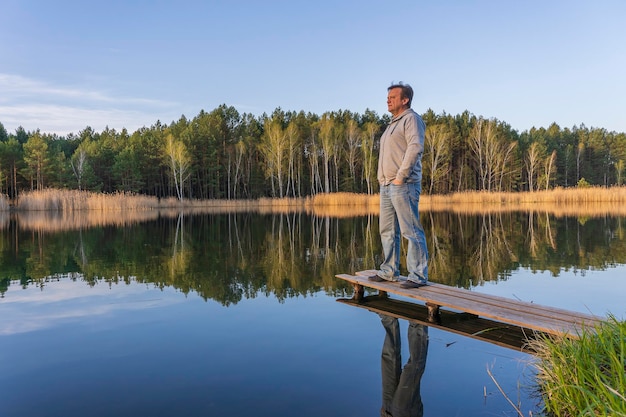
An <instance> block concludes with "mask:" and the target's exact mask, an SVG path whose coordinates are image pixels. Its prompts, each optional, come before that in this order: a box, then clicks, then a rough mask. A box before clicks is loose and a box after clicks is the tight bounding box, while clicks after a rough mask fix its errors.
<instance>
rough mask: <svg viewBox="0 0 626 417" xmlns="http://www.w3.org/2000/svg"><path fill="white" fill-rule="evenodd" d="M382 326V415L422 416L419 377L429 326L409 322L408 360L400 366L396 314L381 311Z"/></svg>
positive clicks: (422, 366)
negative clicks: (383, 330) (388, 314)
mask: <svg viewBox="0 0 626 417" xmlns="http://www.w3.org/2000/svg"><path fill="white" fill-rule="evenodd" d="M380 319H381V322H382V324H383V327H384V328H385V341H384V343H383V351H382V354H381V371H382V382H383V404H382V407H381V416H383V415H384V416H388V415H392V416H393V417H421V416H423V414H424V405H423V403H422V395H421V380H422V375H423V374H424V369H425V368H426V356H427V352H428V326H424V325H421V324H417V323H414V322H409V328H408V331H407V332H408V339H409V355H410V356H409V360H408V361H407V363H406V364H405V365H404V368H402V359H401V350H402V349H401V343H400V340H401V339H400V326H399V324H398V319H396V318H395V317H391V316H387V315H384V314H380Z"/></svg>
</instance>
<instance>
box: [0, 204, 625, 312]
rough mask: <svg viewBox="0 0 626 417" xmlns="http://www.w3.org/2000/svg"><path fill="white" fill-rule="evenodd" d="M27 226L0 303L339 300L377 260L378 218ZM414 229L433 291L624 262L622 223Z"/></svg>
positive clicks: (491, 216)
mask: <svg viewBox="0 0 626 417" xmlns="http://www.w3.org/2000/svg"><path fill="white" fill-rule="evenodd" d="M28 216H29V217H28V219H27V220H26V221H24V223H25V224H26V226H24V225H23V224H22V222H23V219H22V218H21V217H18V218H13V219H12V220H10V221H9V222H7V223H5V224H4V227H3V228H0V261H1V264H2V267H1V270H0V272H1V275H0V280H1V281H0V294H3V293H4V292H5V291H6V289H7V288H8V286H9V285H11V282H13V283H15V284H17V283H19V284H20V285H27V284H28V283H35V284H36V285H40V286H42V287H43V286H45V281H46V280H47V279H53V278H54V277H55V276H56V275H59V274H74V275H75V276H77V277H80V278H81V279H83V280H85V281H87V282H91V283H95V282H97V281H100V280H104V281H108V282H129V281H130V280H137V281H139V282H151V283H154V284H156V285H157V286H160V287H165V286H172V287H174V288H176V289H178V290H180V291H182V292H184V293H188V292H191V291H193V292H196V293H198V294H199V295H200V296H201V297H203V298H205V299H213V300H216V301H219V302H220V303H222V304H224V305H228V304H231V303H237V302H238V301H239V300H241V299H242V298H243V297H254V296H256V294H257V293H259V292H261V293H266V294H274V295H276V296H277V297H278V298H279V299H285V298H288V297H292V296H297V295H306V294H309V293H314V292H316V291H318V290H320V289H324V290H326V291H327V292H328V293H329V294H333V295H343V294H344V293H346V292H349V291H350V289H349V288H347V287H345V286H343V284H342V283H339V282H337V280H336V279H335V278H334V276H335V274H337V273H342V272H353V271H357V270H363V269H371V268H376V267H377V265H378V264H379V263H380V257H381V248H380V240H379V237H378V219H377V217H376V216H375V215H365V216H361V217H351V218H336V217H330V216H326V217H320V216H315V215H308V214H305V213H298V212H293V213H287V214H275V215H270V214H266V215H261V214H258V213H256V214H255V213H247V212H244V213H228V214H224V213H222V214H202V215H194V214H191V213H169V214H167V215H166V214H165V213H160V214H158V213H157V214H155V217H154V218H150V219H149V220H146V221H143V222H141V223H138V222H128V223H126V222H124V221H122V220H120V224H119V225H107V226H98V227H82V226H80V225H81V224H83V223H82V222H81V221H78V220H77V221H76V225H77V227H75V228H71V229H63V230H58V227H57V224H56V223H55V222H54V221H52V220H51V219H50V218H49V217H44V220H42V221H39V222H37V221H35V220H34V218H33V217H32V213H31V214H29V215H28ZM422 220H423V224H424V227H425V229H426V235H427V239H428V245H429V251H430V253H431V260H430V271H431V272H430V275H431V279H432V281H434V282H439V283H444V284H449V285H455V286H460V287H465V288H468V287H472V286H477V285H481V284H482V283H485V282H493V281H502V280H507V279H508V278H509V276H510V275H511V273H512V271H515V270H517V269H519V268H528V269H530V270H532V271H550V273H551V274H552V275H554V276H558V275H559V273H560V272H561V271H563V270H574V271H581V273H584V272H585V271H586V270H589V269H605V268H609V267H612V266H614V265H616V264H623V263H626V262H625V261H626V246H625V245H624V242H625V239H624V218H623V217H610V216H602V217H589V218H580V217H555V216H552V215H548V214H538V213H536V212H499V213H487V214H480V215H474V214H472V215H466V214H461V213H458V212H452V211H450V212H425V213H424V215H423V216H422ZM47 224H49V225H50V228H48V227H47V226H46V225H47ZM166 248H168V249H166ZM402 268H403V269H404V265H403V266H402Z"/></svg>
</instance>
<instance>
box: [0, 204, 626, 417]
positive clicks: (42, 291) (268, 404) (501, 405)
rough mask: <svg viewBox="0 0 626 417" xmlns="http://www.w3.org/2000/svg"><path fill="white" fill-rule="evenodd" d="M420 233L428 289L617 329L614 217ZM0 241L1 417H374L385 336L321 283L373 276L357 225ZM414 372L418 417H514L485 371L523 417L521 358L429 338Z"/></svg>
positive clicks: (24, 236)
mask: <svg viewBox="0 0 626 417" xmlns="http://www.w3.org/2000/svg"><path fill="white" fill-rule="evenodd" d="M0 220H1V219H0ZM422 220H423V223H424V226H425V229H426V233H427V237H428V239H429V247H430V249H431V256H432V258H431V279H432V280H433V281H437V282H441V283H445V284H449V285H458V286H462V287H466V288H471V289H472V290H474V291H481V292H488V293H493V294H498V295H504V296H507V297H513V298H519V299H523V300H527V301H533V302H536V303H541V304H548V305H553V306H557V307H564V308H568V309H572V310H578V311H584V312H591V313H593V314H598V315H605V314H607V313H608V312H610V313H613V314H615V315H616V316H618V317H622V318H623V317H624V316H626V307H625V305H624V302H623V299H624V296H625V295H626V274H624V272H625V268H624V264H625V263H626V262H625V261H626V239H625V234H624V230H625V229H624V226H625V224H626V220H625V219H623V218H611V217H598V218H594V217H587V218H584V219H582V218H574V217H560V218H553V217H552V216H547V215H543V216H537V215H529V214H528V213H510V214H497V215H481V216H462V215H458V214H454V213H424V215H423V218H422ZM87 223H89V222H87ZM102 223H103V224H102ZM79 226H80V227H79ZM0 237H1V239H0V262H1V264H0V295H1V296H2V298H0V317H1V318H2V319H1V321H0V415H2V416H6V417H13V416H29V417H30V416H112V415H114V416H213V415H215V416H218V415H228V416H252V415H253V416H266V415H267V416H320V415H323V416H378V415H380V408H381V404H382V392H383V383H382V375H381V350H382V348H383V342H384V340H385V329H384V327H383V326H382V324H381V319H380V317H379V316H378V315H376V314H374V313H371V312H369V311H367V310H365V309H361V308H356V307H353V306H348V305H345V304H342V303H339V302H337V301H336V300H337V299H338V298H348V297H350V296H351V289H350V288H349V287H347V286H345V285H343V284H342V283H341V282H339V281H338V280H336V279H335V278H334V275H335V274H337V273H342V272H352V271H356V270H360V269H367V268H372V267H375V265H377V263H378V262H379V257H380V251H381V250H380V244H379V241H378V230H377V218H376V217H375V216H374V217H358V218H345V219H336V218H316V217H310V216H307V215H304V214H292V215H259V214H247V213H244V214H242V213H239V214H215V215H197V216H180V217H176V216H173V217H154V218H152V219H149V220H146V221H144V222H137V223H132V224H129V225H126V226H113V225H107V224H106V222H101V223H100V225H99V226H97V227H95V226H94V227H88V226H86V225H85V224H84V223H83V222H81V221H77V220H76V219H69V220H68V219H58V218H48V219H44V220H43V221H42V220H41V219H39V220H35V219H13V218H7V219H6V221H2V222H0ZM399 324H400V329H401V335H402V349H401V350H402V364H405V363H406V362H407V360H408V357H409V346H408V345H409V343H408V340H407V333H408V330H409V325H408V323H407V322H406V321H402V320H400V323H399ZM425 360H426V368H425V371H424V374H423V375H422V376H421V383H420V384H419V385H418V384H412V385H411V386H414V387H417V388H419V389H418V390H417V391H418V392H413V394H414V397H420V398H421V401H422V403H423V410H424V412H423V415H424V416H489V415H497V416H502V415H510V416H514V415H517V413H516V411H515V410H514V408H513V407H512V406H511V405H510V404H509V403H508V401H507V399H506V398H505V396H504V395H503V394H502V393H501V392H500V391H499V390H498V388H497V387H496V385H495V383H494V381H493V380H492V378H491V377H490V376H489V373H491V374H492V375H493V376H494V377H495V378H496V380H497V382H498V383H499V384H500V386H501V387H502V389H503V390H504V392H505V393H506V395H507V396H508V397H509V399H510V400H512V401H513V402H514V403H516V404H520V408H521V410H522V412H524V414H525V415H528V414H529V412H530V411H532V412H533V413H537V411H538V407H539V405H538V399H537V398H536V395H535V393H534V385H533V368H532V366H531V365H530V363H531V361H532V356H530V355H528V354H525V353H522V352H519V351H517V350H514V349H507V348H504V347H498V346H495V345H492V344H488V343H486V342H481V341H477V340H474V339H471V338H468V337H464V336H460V335H456V334H453V333H450V332H447V331H444V330H440V329H436V328H430V329H428V345H427V350H426V357H425ZM488 370H489V372H488Z"/></svg>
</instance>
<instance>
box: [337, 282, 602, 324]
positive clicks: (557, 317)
mask: <svg viewBox="0 0 626 417" xmlns="http://www.w3.org/2000/svg"><path fill="white" fill-rule="evenodd" d="M372 272H373V273H374V274H375V271H360V272H358V273H357V274H358V275H348V274H338V275H337V277H338V278H340V279H343V280H346V281H348V282H351V283H352V284H353V285H355V286H356V289H357V291H358V287H359V286H361V287H369V288H374V289H378V290H379V291H385V292H389V293H392V294H396V295H400V296H404V297H409V298H412V299H416V300H420V301H423V302H425V303H429V304H434V305H438V306H442V307H447V308H450V309H455V310H460V311H465V312H468V313H472V314H476V315H478V316H483V317H488V318H490V319H493V320H497V321H501V322H505V323H510V324H513V325H516V326H520V327H528V328H530V329H534V330H539V331H542V332H547V333H556V334H563V333H567V334H570V335H571V336H576V335H578V334H579V333H580V332H581V329H582V328H583V327H589V328H593V327H594V326H595V325H596V324H598V323H600V322H601V321H602V320H601V319H600V318H598V317H595V316H591V315H587V314H582V313H577V312H571V311H567V310H562V309H556V308H553V307H546V306H541V305H538V304H535V303H528V302H523V301H518V300H512V299H508V298H504V297H498V296H492V295H487V294H480V293H476V292H473V291H469V290H465V289H463V288H455V287H451V286H447V285H441V284H434V283H430V284H429V285H427V286H425V287H420V288H417V289H404V288H401V287H400V285H399V282H389V281H384V282H374V281H370V280H368V279H367V277H368V276H371V275H372Z"/></svg>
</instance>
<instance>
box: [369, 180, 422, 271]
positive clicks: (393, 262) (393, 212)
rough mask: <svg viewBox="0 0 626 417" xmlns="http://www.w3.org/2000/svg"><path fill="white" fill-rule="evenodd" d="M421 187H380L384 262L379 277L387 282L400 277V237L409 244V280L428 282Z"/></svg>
mask: <svg viewBox="0 0 626 417" xmlns="http://www.w3.org/2000/svg"><path fill="white" fill-rule="evenodd" d="M419 201H420V187H419V184H416V183H409V184H402V185H394V184H389V185H381V187H380V217H379V221H380V240H381V242H382V245H383V253H384V257H385V259H384V261H383V263H382V264H381V265H380V271H379V274H380V275H381V276H382V277H383V278H386V279H388V280H395V279H397V278H398V276H399V275H400V236H404V238H405V239H407V240H408V242H409V244H408V247H407V254H406V266H407V269H408V271H409V275H408V279H409V280H410V281H415V282H419V283H426V282H427V281H428V247H427V246H426V235H425V234H424V229H423V228H422V225H421V224H420V217H419V212H418V206H419Z"/></svg>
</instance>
